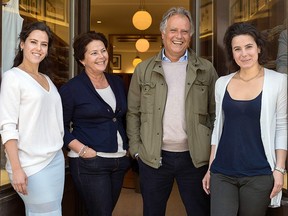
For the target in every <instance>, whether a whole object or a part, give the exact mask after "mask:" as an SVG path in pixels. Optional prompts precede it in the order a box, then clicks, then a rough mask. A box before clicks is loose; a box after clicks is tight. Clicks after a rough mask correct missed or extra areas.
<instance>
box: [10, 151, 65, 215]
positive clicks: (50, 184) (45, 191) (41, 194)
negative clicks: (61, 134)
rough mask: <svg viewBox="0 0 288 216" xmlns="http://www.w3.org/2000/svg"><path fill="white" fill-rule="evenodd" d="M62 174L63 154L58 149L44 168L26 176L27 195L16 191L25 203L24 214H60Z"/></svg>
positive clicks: (63, 170)
mask: <svg viewBox="0 0 288 216" xmlns="http://www.w3.org/2000/svg"><path fill="white" fill-rule="evenodd" d="M64 174H65V165H64V156H63V152H62V150H59V151H58V152H57V154H56V155H55V157H54V158H53V160H52V161H51V162H50V163H49V164H48V165H47V166H46V167H45V168H44V169H42V170H41V171H39V172H38V173H36V174H34V175H31V176H29V177H28V186H27V192H28V195H23V194H21V193H18V194H19V196H20V197H21V198H22V200H23V202H24V204H25V211H26V216H61V215H62V208H61V202H62V197H63V190H64ZM10 180H11V176H10Z"/></svg>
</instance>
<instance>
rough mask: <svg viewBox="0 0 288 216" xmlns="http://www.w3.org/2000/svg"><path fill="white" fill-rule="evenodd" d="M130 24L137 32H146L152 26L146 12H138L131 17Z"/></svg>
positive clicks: (149, 16)
mask: <svg viewBox="0 0 288 216" xmlns="http://www.w3.org/2000/svg"><path fill="white" fill-rule="evenodd" d="M132 23H133V25H134V27H135V28H137V29H139V30H146V29H148V28H149V27H150V25H151V24H152V17H151V15H150V14H149V13H148V12H147V11H145V10H140V11H137V12H136V13H135V14H134V15H133V17H132Z"/></svg>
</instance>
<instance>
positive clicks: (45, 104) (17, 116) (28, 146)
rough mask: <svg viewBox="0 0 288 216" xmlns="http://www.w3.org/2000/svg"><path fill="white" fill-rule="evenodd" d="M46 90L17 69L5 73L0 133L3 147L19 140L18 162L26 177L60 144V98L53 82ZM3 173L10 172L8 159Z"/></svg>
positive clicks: (1, 96)
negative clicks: (12, 140)
mask: <svg viewBox="0 0 288 216" xmlns="http://www.w3.org/2000/svg"><path fill="white" fill-rule="evenodd" d="M46 79H47V80H48V82H49V91H46V90H45V89H44V88H43V87H42V86H41V85H40V84H39V83H38V82H37V81H36V80H34V79H33V78H32V77H31V76H30V75H29V74H27V73H26V72H24V71H22V70H20V69H19V68H16V67H15V68H12V69H10V70H8V71H7V72H5V73H4V75H3V79H2V84H1V92H0V134H1V137H2V142H3V144H5V143H6V142H7V141H8V140H10V139H17V140H18V150H19V159H20V163H21V166H22V168H23V169H24V171H25V173H26V175H27V176H30V175H32V174H34V173H37V172H38V171H40V170H41V169H43V168H44V167H45V166H46V165H48V164H49V162H50V161H51V160H52V159H53V157H54V156H55V154H56V153H57V151H58V150H60V149H61V148H62V145H63V134H64V130H63V114H62V104H61V98H60V96H59V94H58V91H57V89H56V87H55V86H54V84H53V83H52V81H51V80H50V79H49V78H48V77H47V76H46ZM6 170H7V171H8V172H9V173H12V170H11V164H10V161H9V158H7V163H6Z"/></svg>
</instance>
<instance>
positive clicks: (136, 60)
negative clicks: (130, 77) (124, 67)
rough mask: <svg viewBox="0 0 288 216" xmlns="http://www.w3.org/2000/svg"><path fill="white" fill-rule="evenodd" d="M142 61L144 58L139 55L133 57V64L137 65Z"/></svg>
mask: <svg viewBox="0 0 288 216" xmlns="http://www.w3.org/2000/svg"><path fill="white" fill-rule="evenodd" d="M140 62H142V59H141V58H140V57H139V56H136V57H135V58H134V59H133V62H132V64H133V66H134V67H136V66H137V65H138V64H139V63H140Z"/></svg>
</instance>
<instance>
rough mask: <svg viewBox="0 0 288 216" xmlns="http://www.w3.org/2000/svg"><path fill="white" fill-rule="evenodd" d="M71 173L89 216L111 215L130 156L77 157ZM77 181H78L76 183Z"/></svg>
mask: <svg viewBox="0 0 288 216" xmlns="http://www.w3.org/2000/svg"><path fill="white" fill-rule="evenodd" d="M77 161H78V164H75V163H74V164H73V165H75V167H74V169H73V168H72V169H71V173H72V172H73V170H74V172H77V167H76V166H78V174H77V173H74V174H72V177H73V178H74V182H75V183H76V184H79V185H76V188H77V189H78V190H79V193H80V195H81V197H83V200H84V203H85V206H86V210H87V214H88V215H89V216H96V215H97V216H111V215H112V211H113V209H114V207H115V205H116V203H117V200H118V198H119V196H120V192H121V188H122V185H123V180H124V176H125V173H126V171H127V170H128V169H129V168H130V163H131V161H130V158H129V157H126V156H124V157H121V158H103V157H99V156H97V157H95V158H79V159H78V160H77ZM77 182H78V183H77Z"/></svg>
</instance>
